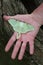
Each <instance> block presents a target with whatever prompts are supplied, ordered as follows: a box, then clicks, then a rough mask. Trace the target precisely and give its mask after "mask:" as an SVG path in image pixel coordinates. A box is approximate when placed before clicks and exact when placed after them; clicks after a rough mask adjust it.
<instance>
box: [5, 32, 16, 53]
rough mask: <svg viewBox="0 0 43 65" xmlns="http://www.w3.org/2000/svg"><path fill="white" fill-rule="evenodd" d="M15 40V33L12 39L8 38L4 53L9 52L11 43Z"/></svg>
mask: <svg viewBox="0 0 43 65" xmlns="http://www.w3.org/2000/svg"><path fill="white" fill-rule="evenodd" d="M15 40H16V32H15V33H14V34H13V35H12V37H11V38H10V40H9V41H8V43H7V45H6V47H5V51H6V52H7V51H9V49H10V48H11V46H12V45H13V42H14V41H15Z"/></svg>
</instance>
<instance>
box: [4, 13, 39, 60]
mask: <svg viewBox="0 0 43 65" xmlns="http://www.w3.org/2000/svg"><path fill="white" fill-rule="evenodd" d="M3 18H4V20H8V19H10V18H14V19H17V20H21V21H25V22H26V23H29V24H31V25H33V26H34V28H35V29H34V31H31V32H28V33H26V34H21V37H20V38H19V39H18V40H17V42H16V44H15V45H14V49H13V52H12V55H11V58H12V59H15V58H16V55H17V53H18V51H19V49H20V46H21V42H22V41H23V43H22V46H21V50H20V53H19V55H18V59H19V60H21V59H22V58H23V55H24V52H25V49H26V45H27V42H29V47H30V54H33V53H34V39H35V37H36V35H37V33H38V31H39V28H40V24H39V23H38V21H36V20H35V19H34V17H33V16H32V15H31V14H30V15H29V14H26V15H16V16H5V15H4V16H3ZM16 35H17V32H14V34H13V35H12V37H11V38H10V40H9V41H8V43H7V45H6V47H5V51H6V52H7V51H9V49H10V48H11V46H12V45H13V43H14V41H15V40H16Z"/></svg>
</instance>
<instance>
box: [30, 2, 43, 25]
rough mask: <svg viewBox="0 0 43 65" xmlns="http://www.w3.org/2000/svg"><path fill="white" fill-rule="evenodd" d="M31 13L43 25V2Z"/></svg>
mask: <svg viewBox="0 0 43 65" xmlns="http://www.w3.org/2000/svg"><path fill="white" fill-rule="evenodd" d="M31 15H32V17H33V18H34V19H35V20H36V22H37V23H39V24H40V26H41V25H43V3H42V4H41V5H40V6H39V7H38V8H37V9H35V10H34V11H33V13H32V14H31Z"/></svg>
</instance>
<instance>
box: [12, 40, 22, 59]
mask: <svg viewBox="0 0 43 65" xmlns="http://www.w3.org/2000/svg"><path fill="white" fill-rule="evenodd" d="M20 46H21V41H20V40H18V41H17V42H16V45H15V46H14V50H13V53H12V55H11V58H12V59H15V58H16V55H17V53H18V51H19V48H20Z"/></svg>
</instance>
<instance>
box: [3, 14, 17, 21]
mask: <svg viewBox="0 0 43 65" xmlns="http://www.w3.org/2000/svg"><path fill="white" fill-rule="evenodd" d="M15 16H16V15H15ZM15 16H7V15H4V16H3V19H4V20H6V21H7V20H9V19H10V18H15Z"/></svg>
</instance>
